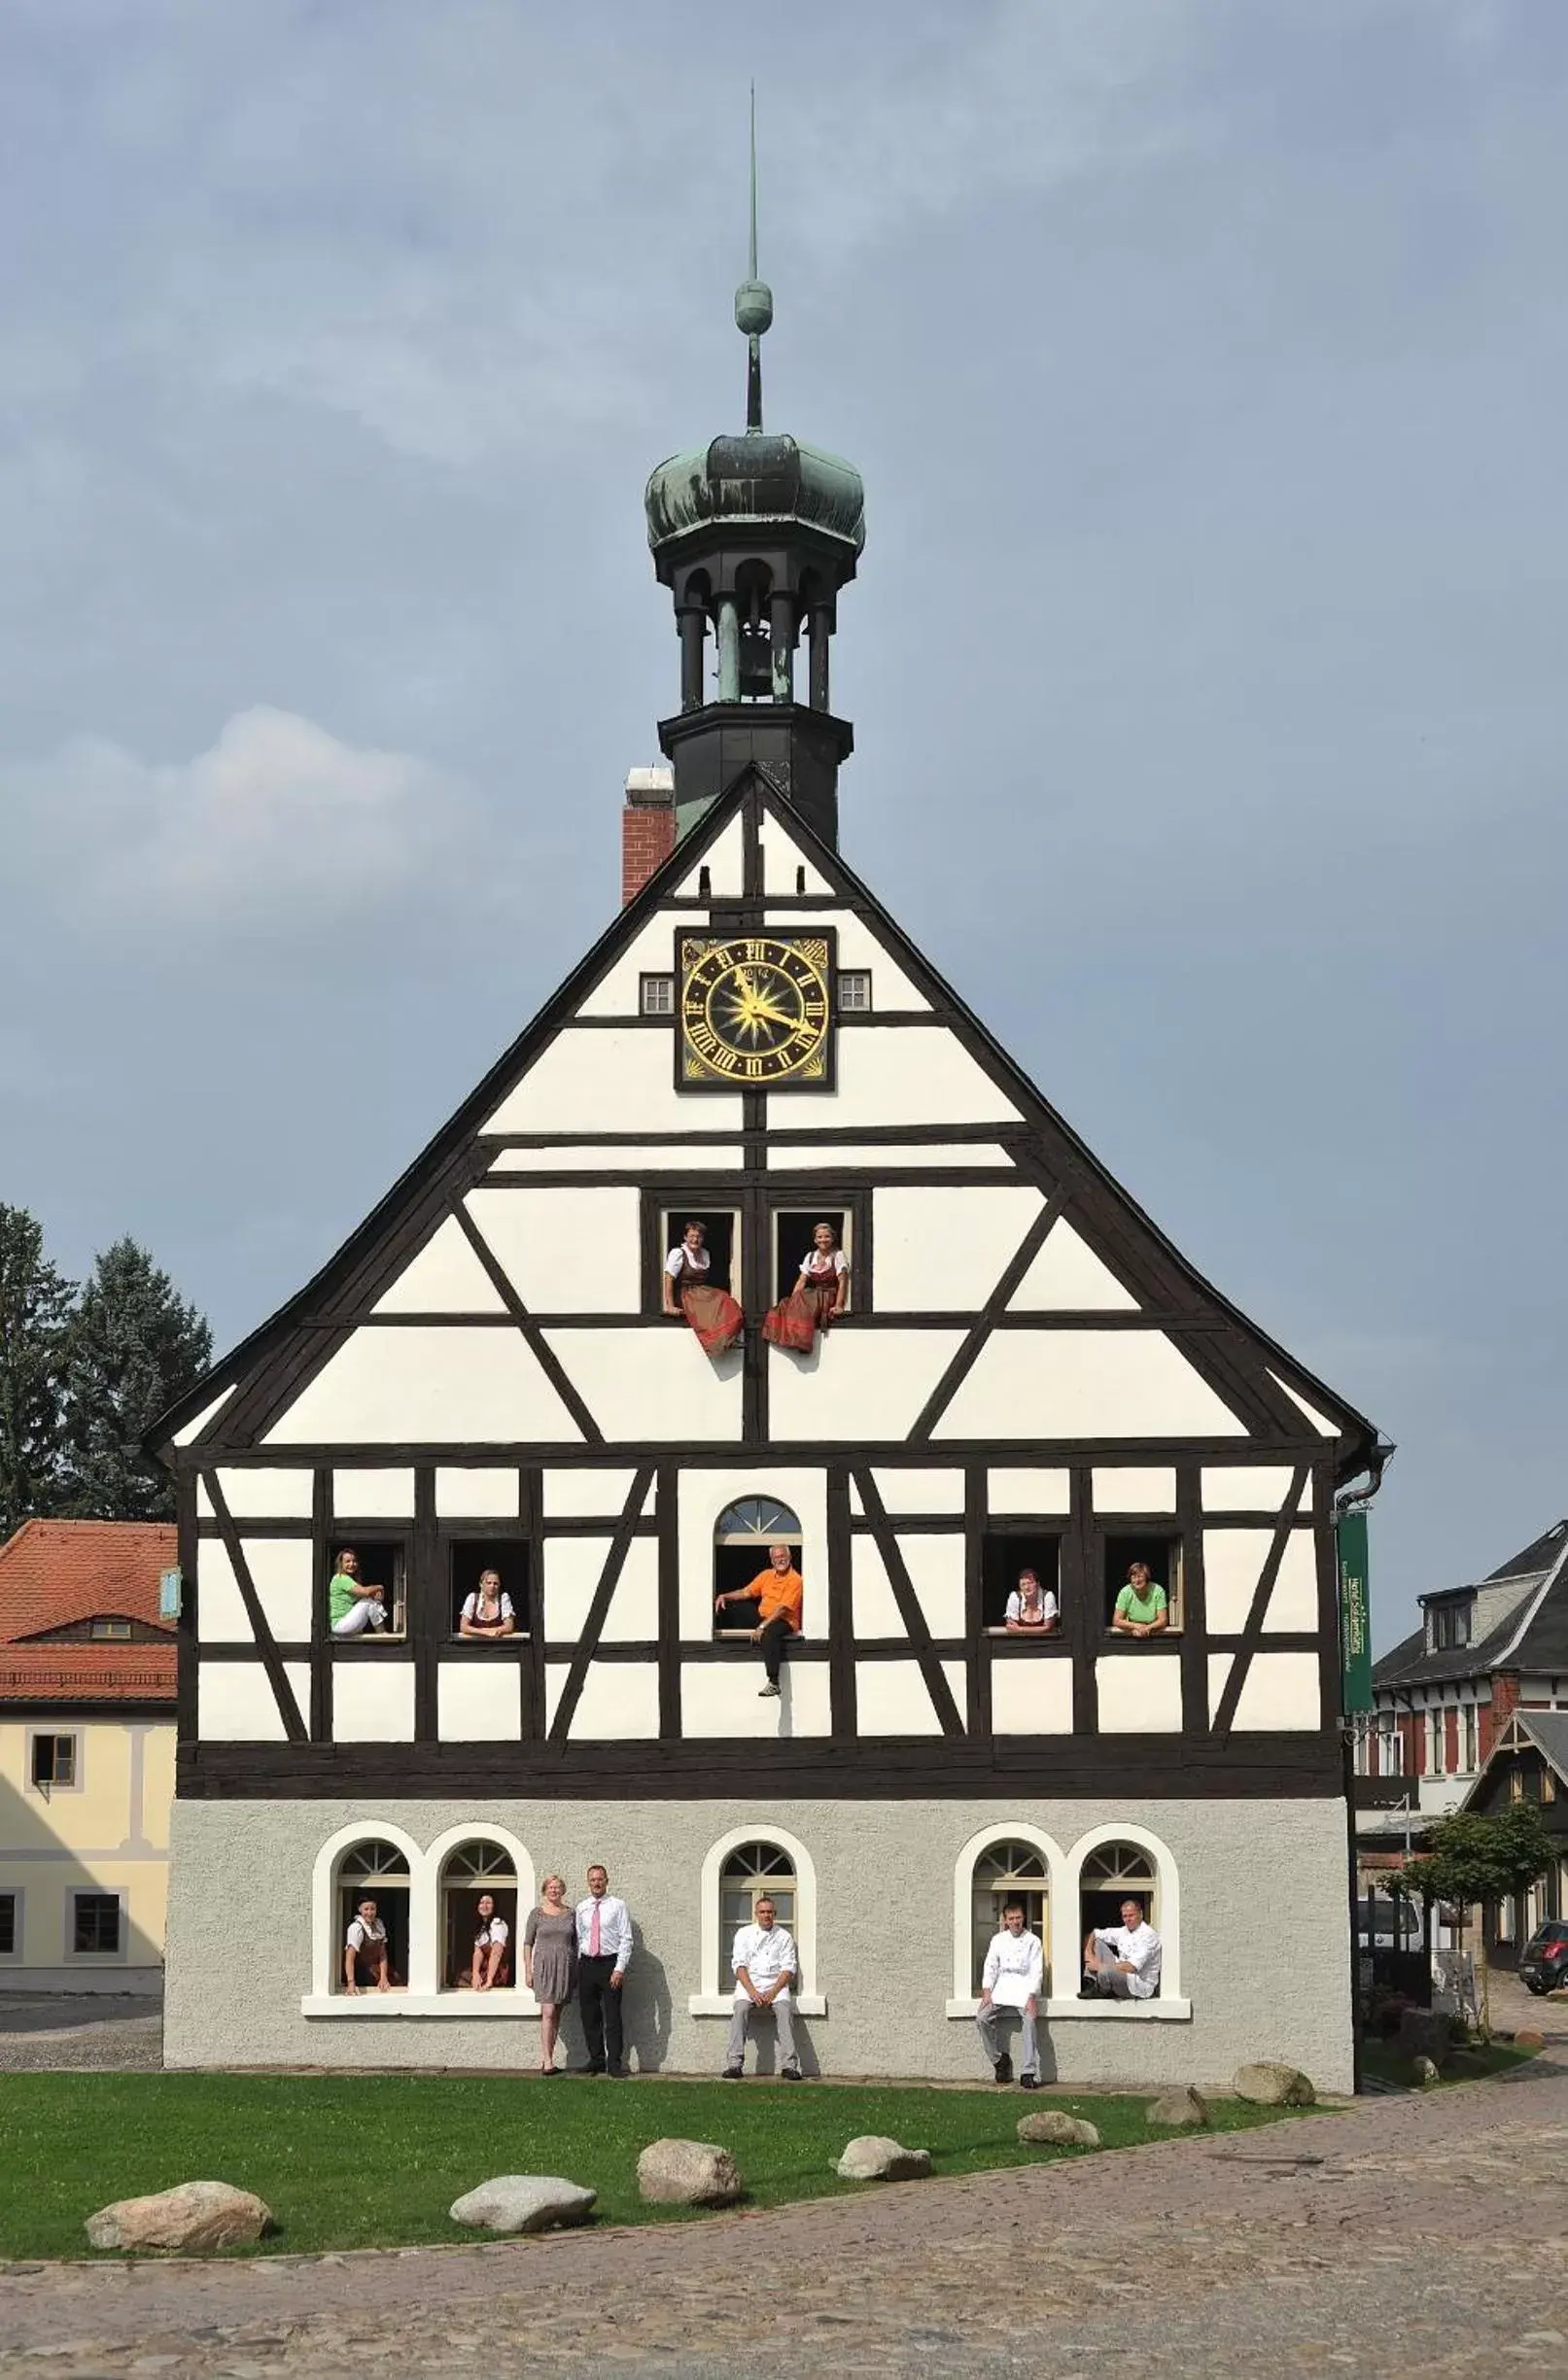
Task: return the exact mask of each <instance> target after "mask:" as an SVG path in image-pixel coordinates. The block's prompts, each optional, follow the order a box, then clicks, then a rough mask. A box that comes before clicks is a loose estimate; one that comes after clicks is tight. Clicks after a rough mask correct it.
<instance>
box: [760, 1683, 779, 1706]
mask: <svg viewBox="0 0 1568 2380" xmlns="http://www.w3.org/2000/svg"><path fill="white" fill-rule="evenodd" d="M778 1700H779V1689H778V1687H777V1686H764V1687H763V1689H762V1691H761V1693H760V1694H759V1695H758V1696H757V1701H758V1702H759V1703H776V1702H777V1701H778Z"/></svg>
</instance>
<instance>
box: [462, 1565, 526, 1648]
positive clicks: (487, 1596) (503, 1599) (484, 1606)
mask: <svg viewBox="0 0 1568 2380" xmlns="http://www.w3.org/2000/svg"><path fill="white" fill-rule="evenodd" d="M457 1625H458V1634H459V1635H460V1636H464V1637H478V1638H482V1639H483V1640H485V1641H487V1642H494V1640H495V1639H496V1638H498V1637H509V1636H511V1635H512V1633H513V1631H514V1630H515V1629H516V1626H517V1614H516V1612H515V1611H514V1610H513V1609H512V1601H511V1597H510V1596H509V1595H508V1594H507V1593H506V1591H505V1588H504V1587H503V1586H502V1583H501V1572H500V1571H499V1570H485V1571H483V1572H482V1573H481V1574H480V1578H479V1583H478V1585H477V1586H476V1587H475V1588H474V1590H473V1593H472V1594H471V1595H470V1596H469V1597H467V1598H466V1599H465V1602H464V1604H463V1609H462V1611H461V1612H460V1613H459V1615H458V1623H457Z"/></svg>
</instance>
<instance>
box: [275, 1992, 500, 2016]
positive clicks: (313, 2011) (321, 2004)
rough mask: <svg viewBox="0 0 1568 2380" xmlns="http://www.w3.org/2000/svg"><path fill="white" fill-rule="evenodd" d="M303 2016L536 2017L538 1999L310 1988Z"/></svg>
mask: <svg viewBox="0 0 1568 2380" xmlns="http://www.w3.org/2000/svg"><path fill="white" fill-rule="evenodd" d="M299 2014H300V2015H301V2017H351V2018H371V2017H476V2018H479V2019H480V2020H481V2021H482V2022H491V2023H493V2022H495V2021H496V2020H497V2019H499V2018H503V2017H537V2016H538V2015H539V2002H538V2001H537V2000H536V1999H535V1997H534V1995H533V1993H532V1992H531V1991H398V1990H393V1991H373V1990H372V1991H361V1992H357V1993H355V1994H354V1995H353V1996H352V1997H351V1996H350V1995H349V1993H348V1992H346V1991H307V1992H306V1993H305V1994H304V1996H303V1998H302V1999H301V2000H300V2003H299Z"/></svg>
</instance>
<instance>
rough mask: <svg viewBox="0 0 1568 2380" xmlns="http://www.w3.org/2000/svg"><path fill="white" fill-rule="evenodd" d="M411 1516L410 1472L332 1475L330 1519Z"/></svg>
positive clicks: (355, 1471)
mask: <svg viewBox="0 0 1568 2380" xmlns="http://www.w3.org/2000/svg"><path fill="white" fill-rule="evenodd" d="M413 1517H414V1474H413V1471H412V1469H407V1470H403V1469H390V1470H366V1469H364V1468H356V1469H352V1470H339V1471H333V1473H332V1519H333V1524H334V1526H335V1524H336V1523H337V1522H339V1521H411V1520H412V1519H413Z"/></svg>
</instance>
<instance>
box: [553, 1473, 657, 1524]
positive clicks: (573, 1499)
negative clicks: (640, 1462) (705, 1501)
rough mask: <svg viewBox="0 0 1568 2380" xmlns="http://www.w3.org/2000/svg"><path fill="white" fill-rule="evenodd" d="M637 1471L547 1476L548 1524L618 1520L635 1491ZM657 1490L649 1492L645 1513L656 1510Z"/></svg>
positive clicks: (554, 1474) (650, 1489)
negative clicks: (601, 1519) (653, 1508)
mask: <svg viewBox="0 0 1568 2380" xmlns="http://www.w3.org/2000/svg"><path fill="white" fill-rule="evenodd" d="M636 1477H637V1473H636V1472H635V1471H633V1470H612V1471H599V1470H592V1471H590V1470H580V1471H579V1470H575V1469H574V1470H555V1471H546V1472H545V1473H544V1518H545V1519H546V1520H547V1521H575V1520H589V1521H596V1520H598V1519H600V1518H601V1516H603V1517H604V1518H605V1519H607V1520H618V1519H619V1518H620V1515H621V1512H622V1510H623V1509H624V1507H625V1503H626V1499H627V1497H628V1496H629V1495H630V1494H631V1492H632V1481H633V1480H634V1479H635V1478H636ZM654 1495H655V1490H654V1489H653V1488H651V1487H650V1488H649V1489H648V1493H647V1502H646V1503H645V1505H644V1506H643V1509H644V1511H648V1510H649V1509H651V1507H652V1503H653V1499H654Z"/></svg>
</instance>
